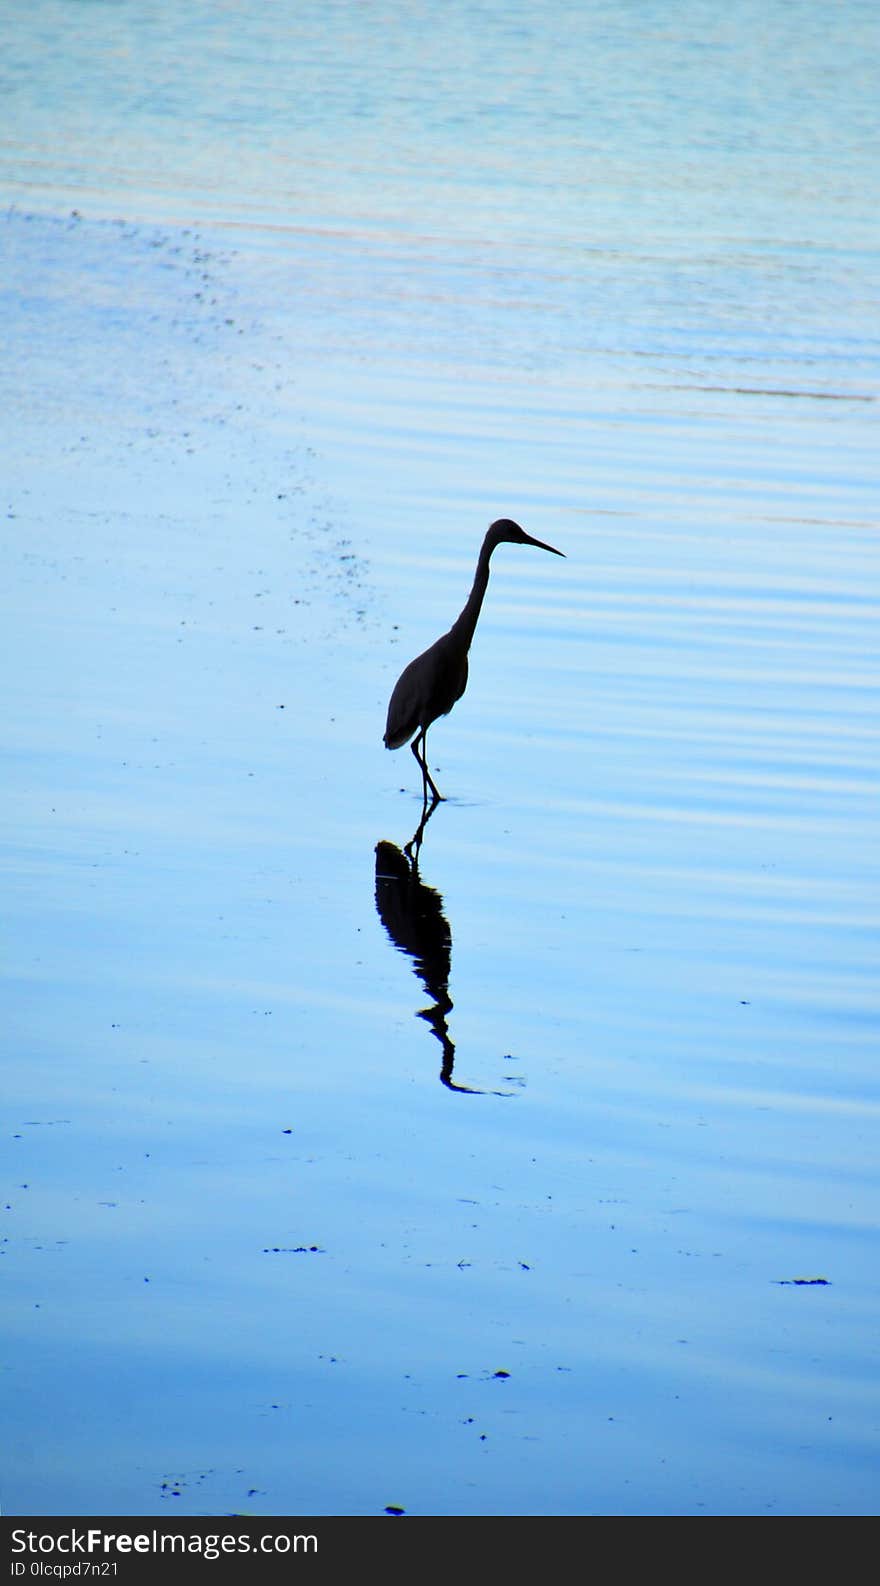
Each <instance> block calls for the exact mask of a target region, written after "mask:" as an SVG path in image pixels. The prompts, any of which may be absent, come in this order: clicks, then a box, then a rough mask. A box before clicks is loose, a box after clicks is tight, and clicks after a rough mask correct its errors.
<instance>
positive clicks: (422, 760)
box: [412, 727, 443, 808]
mask: <svg viewBox="0 0 880 1586" xmlns="http://www.w3.org/2000/svg"><path fill="white" fill-rule="evenodd" d="M427 734H428V729H427V727H423V728H422V730H421V732H420V733H418V734H417V736H416V737H415V738H414V739H413V741H412V752H413V754H414V755H415V757H416V759H417V760H418V762H419V765H420V766H421V770H422V799H423V801H424V804H425V807H426V808H427V804H428V788H429V787H430V789H431V796H432V799H433V802H434V803H435V804H442V803H443V794H442V793H441V792H440V789H439V788H438V786H437V784H436V782H435V781H434V778H433V777H432V775H431V773H430V771H429V770H428V757H427V752H426V750H427ZM419 743H421V745H422V752H421V754H419Z"/></svg>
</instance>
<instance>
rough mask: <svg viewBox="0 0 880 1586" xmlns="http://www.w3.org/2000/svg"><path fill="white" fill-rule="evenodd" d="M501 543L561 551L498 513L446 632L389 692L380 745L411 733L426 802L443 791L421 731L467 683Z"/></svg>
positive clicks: (394, 744)
mask: <svg viewBox="0 0 880 1586" xmlns="http://www.w3.org/2000/svg"><path fill="white" fill-rule="evenodd" d="M503 544H508V545H535V546H537V547H538V549H539V550H541V551H552V552H553V555H554V556H562V555H563V552H562V551H557V550H556V549H555V548H554V547H553V546H552V545H545V544H544V541H543V540H534V539H532V536H531V535H530V534H526V531H525V529H521V528H520V526H519V524H518V523H514V522H513V520H512V519H511V518H499V519H498V520H497V522H495V523H493V524H492V525H491V527H490V528H489V529H488V531H487V533H486V537H485V539H484V540H483V544H482V546H481V548H480V554H479V557H478V559H477V570H476V573H475V575H474V582H473V587H472V589H471V592H470V594H469V596H468V598H467V602H466V604H465V606H464V609H463V610H462V612H461V614H460V616H459V617H457V618H456V620H455V622H454V623H453V624H452V627H451V628H450V629H449V632H448V633H444V634H443V636H442V638H440V639H437V641H436V642H435V643H434V644H432V645H431V647H430V649H428V650H425V651H423V653H422V654H421V655H418V656H416V659H415V660H414V661H410V663H409V666H407V667H405V668H404V670H403V671H402V672H401V674H400V677H399V678H398V680H397V683H396V685H395V688H394V692H393V694H392V695H391V701H390V703H389V706H388V719H387V721H386V723H385V747H386V749H400V748H401V747H402V746H403V744H405V743H408V742H409V741H410V740H411V739H412V751H413V754H414V755H415V757H416V759H417V761H418V763H419V766H420V767H421V772H422V792H423V795H424V802H425V804H427V802H428V788H429V787H430V789H431V794H432V797H433V799H434V802H435V803H436V802H437V801H438V800H439V799H441V798H442V796H443V795H442V794H441V793H439V792H438V790H437V787H436V784H435V782H434V780H433V778H432V776H431V773H430V771H429V770H428V765H427V760H426V758H425V738H426V734H427V731H428V728H429V727H430V725H431V723H432V722H434V721H436V720H437V717H438V716H447V715H448V714H449V712H450V711H451V709H452V707H453V705H454V704H455V703H456V701H457V700H459V699H461V696H462V694H463V693H464V691H465V689H466V688H467V680H468V651H469V649H470V647H471V640H472V639H473V636H474V630H475V628H476V626H477V618H478V617H479V615H480V610H481V607H482V604H483V596H484V595H485V593H486V588H487V586H488V583H489V561H490V559H491V556H492V552H493V551H494V550H495V548H496V546H498V545H503ZM414 735H415V736H414ZM419 744H421V748H422V752H421V754H420V753H419Z"/></svg>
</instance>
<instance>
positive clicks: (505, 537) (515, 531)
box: [486, 518, 565, 556]
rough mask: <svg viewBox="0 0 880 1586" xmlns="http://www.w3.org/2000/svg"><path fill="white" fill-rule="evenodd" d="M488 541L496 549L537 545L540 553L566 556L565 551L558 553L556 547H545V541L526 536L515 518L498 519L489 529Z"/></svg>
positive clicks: (529, 535)
mask: <svg viewBox="0 0 880 1586" xmlns="http://www.w3.org/2000/svg"><path fill="white" fill-rule="evenodd" d="M486 539H487V541H488V542H489V544H490V545H491V547H492V549H493V550H494V549H495V546H496V545H536V546H537V547H538V550H539V551H552V552H553V555H554V556H564V555H565V552H564V551H557V549H556V547H555V545H545V544H544V541H543V540H535V539H533V538H532V536H531V534H526V531H525V529H521V528H520V526H519V524H518V523H514V521H513V518H497V519H496V520H495V522H494V523H493V524H491V525H490V527H489V533H488V534H487V535H486Z"/></svg>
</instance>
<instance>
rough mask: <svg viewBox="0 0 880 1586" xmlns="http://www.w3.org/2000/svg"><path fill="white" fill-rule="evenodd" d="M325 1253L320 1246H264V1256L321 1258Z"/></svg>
mask: <svg viewBox="0 0 880 1586" xmlns="http://www.w3.org/2000/svg"><path fill="white" fill-rule="evenodd" d="M326 1253H327V1252H326V1251H325V1250H324V1249H323V1248H322V1246H321V1245H265V1246H264V1247H263V1255H264V1256H323V1255H326Z"/></svg>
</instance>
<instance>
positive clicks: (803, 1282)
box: [776, 1278, 831, 1288]
mask: <svg viewBox="0 0 880 1586" xmlns="http://www.w3.org/2000/svg"><path fill="white" fill-rule="evenodd" d="M776 1282H777V1283H778V1284H779V1286H780V1288H782V1287H784V1286H786V1285H794V1286H796V1287H798V1288H830V1287H831V1283H830V1280H829V1279H828V1278H777V1279H776Z"/></svg>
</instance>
